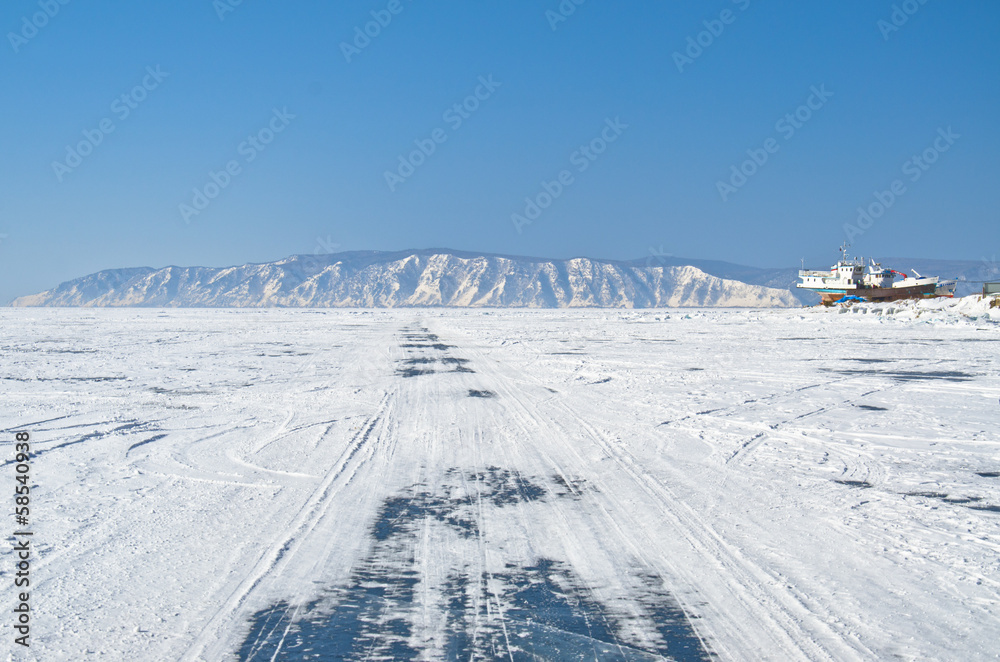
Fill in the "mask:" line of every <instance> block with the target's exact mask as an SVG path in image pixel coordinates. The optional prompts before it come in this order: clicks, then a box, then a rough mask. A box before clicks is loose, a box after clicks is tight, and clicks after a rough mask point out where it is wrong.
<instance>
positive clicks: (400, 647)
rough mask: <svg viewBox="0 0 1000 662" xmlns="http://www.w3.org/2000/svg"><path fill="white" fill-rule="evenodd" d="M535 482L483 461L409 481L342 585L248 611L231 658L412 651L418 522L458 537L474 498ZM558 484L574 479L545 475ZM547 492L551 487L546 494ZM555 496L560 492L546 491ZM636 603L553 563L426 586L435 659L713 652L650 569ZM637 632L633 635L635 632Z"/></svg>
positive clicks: (514, 499)
mask: <svg viewBox="0 0 1000 662" xmlns="http://www.w3.org/2000/svg"><path fill="white" fill-rule="evenodd" d="M543 482H544V480H543V479H541V478H535V477H526V476H522V475H521V474H520V473H519V472H517V471H513V470H509V469H502V468H499V467H489V468H488V469H486V470H484V471H480V472H475V473H472V474H468V473H465V472H462V471H460V470H458V469H452V470H450V471H448V472H447V473H446V474H445V476H444V480H443V481H442V484H441V485H439V486H438V488H437V489H436V490H435V491H433V492H432V491H430V490H429V489H428V488H427V486H426V485H415V486H412V487H410V488H407V489H406V490H403V491H402V492H401V493H399V494H397V495H395V496H393V497H390V498H388V499H386V500H385V502H384V503H383V505H382V508H381V509H380V510H379V512H378V515H377V518H376V522H375V524H374V526H373V534H374V543H373V546H372V548H371V550H370V552H369V554H368V555H367V556H366V558H365V559H364V560H363V561H362V562H361V563H360V564H358V566H357V567H356V569H355V570H354V571H353V572H352V574H351V576H350V578H349V579H348V581H347V582H346V584H345V585H342V586H337V587H334V588H332V589H329V590H327V591H325V592H324V593H323V594H322V595H321V597H320V598H318V599H316V600H314V601H312V602H310V603H308V604H305V605H302V606H300V607H298V608H295V607H293V606H292V605H290V604H289V603H287V602H280V603H278V604H276V605H274V606H272V607H270V608H268V609H265V610H262V611H260V612H258V613H256V614H255V615H254V616H253V619H252V622H251V627H250V632H249V634H248V636H247V637H246V639H245V640H244V642H243V645H242V646H241V648H240V650H239V659H240V660H245V661H247V662H249V661H255V660H270V659H282V660H314V659H323V660H353V659H394V660H402V659H416V658H418V657H421V656H422V653H423V654H426V653H429V652H431V651H430V650H426V651H424V650H419V649H415V648H414V646H418V647H419V640H418V639H417V637H416V636H415V635H416V634H417V633H416V632H414V628H413V622H414V621H415V620H417V618H416V617H415V614H416V612H417V611H419V609H420V608H421V606H420V604H419V603H418V601H417V592H418V586H419V582H420V581H427V579H426V578H425V577H424V575H423V574H422V573H421V572H420V571H419V565H418V563H417V561H416V559H415V558H414V555H413V551H412V550H413V549H414V548H416V547H417V546H418V545H419V541H420V540H421V536H422V535H423V532H424V531H425V528H426V526H427V523H428V520H433V521H435V522H438V523H443V524H444V525H445V526H447V527H449V528H451V529H452V530H455V531H457V532H458V533H459V534H460V535H463V536H469V535H475V536H479V535H481V532H480V530H479V512H480V508H481V506H480V499H487V500H489V501H491V502H492V503H493V504H494V505H496V506H497V507H506V506H509V505H512V504H516V503H521V502H524V501H534V500H541V499H543V498H544V497H545V496H546V494H547V490H546V488H545V486H544V485H543ZM552 482H553V483H555V484H556V485H562V486H569V485H574V486H575V487H574V489H575V491H577V492H578V491H579V489H580V485H582V481H577V480H576V479H572V478H569V479H562V480H561V481H560V480H553V481H552ZM554 492H556V491H554ZM556 493H558V492H556ZM630 583H631V584H632V587H631V589H632V590H631V591H630V595H632V596H633V598H634V600H635V605H636V606H637V607H638V609H639V610H640V611H641V612H642V613H637V612H636V610H635V609H628V610H623V609H618V610H615V609H612V608H609V607H608V606H606V605H604V604H602V603H601V602H600V601H599V600H598V599H597V598H596V597H595V595H594V593H593V592H592V590H591V589H590V588H589V587H588V586H587V584H586V583H585V582H584V581H582V579H581V578H580V577H579V576H577V575H576V573H575V571H574V570H573V568H572V567H571V566H570V565H568V564H566V563H563V562H560V561H556V560H552V559H548V558H539V559H536V560H535V561H532V562H531V563H530V564H522V563H514V562H509V563H507V564H506V566H505V567H504V569H503V571H501V572H493V573H489V572H486V571H484V570H482V568H481V566H479V565H478V564H474V563H473V564H470V563H465V564H458V565H456V566H453V567H452V568H451V569H450V570H449V571H448V574H447V575H446V576H445V577H443V578H441V579H439V580H438V581H437V582H436V583H435V586H434V588H435V592H436V593H437V594H438V595H440V596H441V598H442V600H441V602H440V603H439V605H440V607H439V609H440V610H441V612H440V614H441V621H440V622H442V623H443V632H442V633H441V634H442V638H441V639H440V640H439V641H438V643H439V644H440V645H441V648H440V649H438V651H439V657H440V658H441V659H446V660H469V659H474V660H480V659H512V660H517V661H518V662H520V661H522V660H524V661H528V660H655V659H664V658H666V659H672V660H683V661H703V660H712V659H714V656H713V655H712V654H711V653H710V652H709V651H708V650H707V649H706V648H705V647H704V645H703V643H702V642H701V640H700V638H699V637H698V635H697V633H696V632H695V631H694V629H693V627H692V625H691V621H690V619H689V618H688V616H687V615H686V614H685V612H684V610H683V609H682V608H681V607H680V605H679V604H678V602H677V601H676V599H674V597H673V596H672V595H671V594H670V592H669V591H668V590H667V588H666V586H665V582H664V581H663V580H662V579H661V578H660V577H658V576H655V575H651V574H648V573H647V574H643V573H641V572H640V573H635V574H634V575H632V576H631V577H630ZM637 631H638V632H644V633H645V638H644V639H643V640H642V641H632V640H631V638H632V635H631V634H630V633H633V632H637Z"/></svg>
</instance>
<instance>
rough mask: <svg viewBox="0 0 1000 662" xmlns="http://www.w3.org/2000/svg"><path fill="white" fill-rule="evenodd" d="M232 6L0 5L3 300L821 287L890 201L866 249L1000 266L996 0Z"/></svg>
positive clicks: (188, 1) (861, 245) (29, 0)
mask: <svg viewBox="0 0 1000 662" xmlns="http://www.w3.org/2000/svg"><path fill="white" fill-rule="evenodd" d="M63 1H64V2H65V1H66V0H63ZM235 1H236V0H218V2H215V3H213V1H212V0H175V1H174V2H169V3H165V2H148V1H136V2H129V3H96V2H84V1H83V0H69V1H68V3H67V4H60V2H59V0H41V2H39V0H7V1H6V2H4V3H3V6H2V9H0V30H2V33H3V35H4V39H3V43H2V44H0V86H2V90H3V103H2V106H0V113H2V120H3V121H2V122H0V132H2V134H0V135H2V138H0V148H2V149H0V235H3V236H0V301H2V302H5V301H7V300H9V299H11V298H13V297H15V296H19V295H22V294H28V293H33V292H36V291H40V290H43V289H47V288H49V287H52V286H54V285H56V284H58V283H59V282H61V281H64V280H68V279H71V278H74V277H77V276H81V275H85V274H87V273H91V272H94V271H98V270H101V269H107V268H114V267H126V266H154V267H159V266H166V265H169V264H177V265H207V266H225V265H230V264H242V263H245V262H263V261H270V260H274V259H279V258H282V257H285V256H287V255H290V254H294V253H312V252H316V251H326V250H331V249H333V250H353V249H381V250H395V249H403V248H422V247H449V248H456V249H465V250H473V251H488V252H501V253H512V254H522V255H534V256H546V257H571V256H575V255H587V256H592V257H607V258H638V257H643V256H647V255H649V253H650V250H651V249H653V250H656V251H662V252H665V253H669V254H673V255H677V256H684V257H699V258H714V259H722V260H729V261H734V262H739V263H744V264H752V265H758V266H794V265H798V262H799V258H800V257H806V258H807V260H809V261H810V262H814V263H815V264H826V263H827V262H828V260H830V259H832V258H833V257H835V255H836V247H837V246H838V245H839V244H840V243H841V242H842V241H844V239H845V236H846V234H847V231H846V230H845V228H844V225H845V223H853V224H857V217H858V212H857V208H858V207H859V206H861V207H866V208H867V207H869V206H871V205H873V204H875V203H878V204H882V202H888V201H889V198H888V197H886V196H885V195H882V196H881V197H882V198H883V201H882V202H879V200H878V198H877V197H876V196H875V195H874V193H875V192H876V191H879V192H880V191H890V192H892V188H893V185H894V183H895V184H896V185H897V193H898V194H896V193H893V194H892V195H893V198H894V199H893V200H891V204H885V209H884V210H883V212H882V213H881V215H880V216H879V217H878V218H877V219H873V220H872V222H871V223H870V224H867V227H866V228H863V232H861V233H857V234H855V235H854V236H853V237H852V238H853V244H854V247H855V251H856V252H859V253H862V254H872V255H906V256H913V257H940V258H952V259H973V260H979V259H980V258H983V257H987V258H992V257H993V256H994V255H996V254H997V253H1000V247H998V243H1000V242H998V238H1000V230H998V227H1000V223H998V221H1000V217H998V208H1000V205H998V203H1000V185H998V179H1000V177H998V175H1000V158H998V157H1000V130H998V118H1000V85H998V83H1000V3H997V2H995V1H993V0H965V1H962V0H957V1H953V2H952V1H946V0H927V1H926V2H925V3H924V4H920V2H919V0H908V1H907V2H901V1H899V0H897V1H896V2H893V1H890V0H844V1H841V2H809V3H802V2H791V1H790V0H789V1H785V2H770V3H765V2H763V1H762V0H738V1H735V2H734V1H732V0H712V1H705V2H686V3H668V2H660V1H656V2H654V1H651V0H650V1H638V2H610V1H609V0H586V1H585V2H583V3H582V4H580V5H576V4H575V3H574V2H573V0H565V1H564V2H563V3H562V6H563V8H564V9H567V8H570V7H572V8H573V9H574V11H573V12H572V13H571V14H569V15H568V16H562V15H561V14H558V12H559V11H560V2H559V0H535V1H531V2H528V1H522V0H503V1H500V0H496V1H493V2H489V1H479V2H470V1H469V0H464V1H459V0H438V1H434V2H431V1H430V0H398V4H396V3H393V2H390V1H389V0H364V1H357V2H315V1H308V0H304V1H300V2H294V3H278V2H263V1H262V0H254V1H252V2H251V1H249V0H245V1H244V2H242V3H241V4H239V5H237V6H231V4H232V3H235ZM577 1H579V0H577ZM894 4H895V6H896V7H899V11H898V12H897V14H896V16H895V19H896V23H897V24H899V25H898V26H897V25H894V24H893V22H892V21H893V12H894ZM46 8H47V9H48V12H49V13H50V14H54V15H52V16H51V17H49V16H46V15H45V14H44V12H45V10H46ZM221 8H228V9H231V10H232V11H223V10H222V9H221ZM392 9H395V10H397V13H395V14H392V13H391V11H390V10H392ZM904 9H909V10H910V11H911V12H912V13H910V14H907V13H906V12H905V11H904ZM373 11H374V12H376V16H380V17H381V18H382V19H383V21H385V19H386V17H387V16H389V17H391V22H389V23H388V25H386V26H385V27H381V26H377V25H369V26H367V27H368V29H369V31H370V32H372V33H377V35H376V36H374V37H371V38H369V39H368V41H367V42H366V41H365V40H364V39H359V40H358V41H357V45H355V46H354V48H355V49H356V50H350V49H348V51H349V52H347V53H346V55H345V48H344V46H343V43H345V42H346V43H352V42H354V41H355V38H356V35H357V33H356V28H357V29H360V30H361V31H364V30H365V27H366V23H369V22H371V21H373V20H375V19H374V18H373V16H372V14H371V12H373ZM724 11H728V12H729V13H726V14H723V12H724ZM547 12H553V13H548V14H547ZM900 12H902V13H900ZM566 13H569V12H566ZM220 16H221V18H220ZM556 16H558V17H559V18H560V19H561V18H565V20H558V21H557V20H556V19H555V18H554V17H556ZM903 18H905V19H906V20H905V22H904V21H903ZM720 19H721V20H720ZM26 21H27V22H26ZM706 21H708V26H707V27H706V24H705V22H706ZM880 21H881V22H882V23H881V24H880ZM38 25H41V27H37V26H38ZM887 26H891V27H892V28H896V27H898V29H891V30H890V29H889V27H887ZM376 28H378V29H377V30H376ZM553 28H554V29H553ZM710 30H714V31H715V32H716V33H718V34H717V35H716V34H711V32H710ZM700 33H701V34H700ZM689 38H690V39H691V40H692V41H691V42H689V41H688V40H689ZM699 39H700V41H701V42H702V44H704V46H701V47H697V46H691V44H692V43H697V41H698V40H699ZM359 46H361V47H359ZM689 48H690V51H689V52H688V53H687V54H686V55H685V57H688V56H690V55H693V56H695V57H690V59H689V60H687V61H680V62H679V61H678V58H677V56H675V53H681V54H685V51H687V50H688V49H689ZM699 48H700V52H699ZM348 59H350V62H348ZM678 63H679V64H680V66H678ZM157 67H158V68H159V72H162V73H160V74H157V76H152V75H151V74H150V73H148V72H149V71H150V70H152V71H157ZM147 68H149V69H147ZM164 74H165V76H164ZM480 77H483V79H485V80H487V81H489V80H491V79H490V77H492V81H493V83H492V84H491V85H490V86H489V87H486V86H482V87H480V86H481V85H482V83H480V82H479V79H480ZM496 83H498V84H499V86H495V84H496ZM144 84H145V88H144V87H143V85H144ZM137 86H138V87H137ZM824 86H825V87H824ZM814 87H815V88H816V90H818V91H819V92H821V95H820V96H812V97H810V95H813V94H814V92H812V91H811V89H812V88H814ZM476 92H478V93H479V96H480V97H481V98H480V99H475V97H474V95H475V94H476ZM123 95H124V96H125V99H124V100H123V99H122V96H123ZM470 95H472V96H473V98H472V99H469V97H470ZM810 102H811V104H812V106H813V108H812V109H810V108H809V107H808V104H809V103H810ZM456 104H459V105H460V107H461V106H462V104H465V107H464V108H462V110H461V114H464V115H465V117H461V115H460V114H459V112H458V111H455V110H454V109H453V107H454V106H455V105H456ZM477 106H478V107H477ZM275 109H277V111H279V114H278V115H275V112H274V111H275ZM470 109H471V110H470ZM449 111H450V112H449ZM126 112H127V115H126ZM286 112H287V113H288V114H291V115H294V118H291V117H288V116H287V115H285V113H286ZM446 113H447V115H446ZM789 113H791V114H792V119H793V120H794V123H792V122H789V121H787V120H785V121H784V123H780V122H782V121H783V118H785V116H786V115H787V114H789ZM796 113H798V116H799V119H795V114H796ZM803 118H806V119H804V120H803ZM105 120H106V121H105ZM459 120H461V124H460V125H458V121H459ZM606 120H611V123H612V124H614V122H615V120H617V121H618V122H619V126H618V128H616V129H611V128H610V125H609V124H606ZM102 121H105V122H104V124H103V126H104V127H105V128H108V127H113V131H111V132H109V133H105V132H104V130H102ZM623 125H627V128H623ZM796 125H797V126H796ZM949 127H950V131H951V137H950V138H948V139H947V140H946V139H944V138H940V139H939V136H941V135H947V132H948V130H949ZM273 129H281V130H280V131H279V132H273V133H272V130H273ZM262 130H263V131H262ZM435 130H438V132H437V133H436V134H435V133H434V132H435ZM939 130H940V131H942V132H943V134H939ZM84 132H86V135H85V133H84ZM602 132H603V133H604V137H605V138H614V141H613V142H608V143H606V142H603V141H604V138H602V137H601V136H602ZM87 136H89V138H88V137H87ZM251 136H256V138H255V140H257V146H254V145H253V143H252V142H249V141H248V138H249V137H251ZM433 136H436V137H437V138H438V139H439V140H441V139H443V142H434V139H433ZM98 139H99V144H96V146H94V145H92V144H91V145H87V144H85V145H83V147H82V150H77V147H79V146H80V145H79V144H80V143H81V141H84V142H89V143H96V142H98ZM428 140H429V141H431V143H433V144H434V151H433V153H432V154H430V156H427V157H426V158H424V159H423V162H422V163H420V165H419V166H418V167H416V168H414V169H413V171H412V173H410V171H409V170H408V169H407V168H403V169H402V171H400V169H399V168H400V164H399V157H400V155H404V156H407V155H409V154H410V152H412V151H413V150H415V149H417V146H416V145H415V142H414V141H424V142H423V144H424V147H425V148H426V149H428V150H429V144H428V142H427V141H428ZM595 140H596V142H594V143H593V146H594V149H595V150H598V151H601V152H602V153H601V154H599V155H598V154H595V153H593V152H590V156H591V157H592V158H588V157H587V156H585V155H583V154H582V153H578V150H579V148H580V147H581V146H587V145H590V144H591V143H592V141H595ZM769 140H770V141H771V142H768V141H769ZM261 141H269V142H267V144H266V145H265V144H263V143H262V142H261ZM68 146H69V147H70V148H72V149H73V151H75V152H77V153H78V155H79V152H87V154H86V155H83V156H80V158H79V159H77V158H76V157H74V156H73V155H72V154H68V153H67V147H68ZM258 146H259V147H260V149H258ZM767 147H770V148H771V150H772V151H771V152H768V149H767ZM944 148H947V149H946V151H945V149H944ZM747 150H751V154H755V155H756V156H757V158H758V160H760V159H762V157H763V156H764V155H766V156H767V161H766V162H764V163H763V164H762V165H760V166H757V165H756V164H753V163H750V164H744V162H745V161H747V159H749V158H751V156H750V155H748V151H747ZM928 150H929V151H928ZM915 155H916V156H918V157H920V158H921V162H920V163H919V164H918V163H915V162H912V161H910V159H911V158H912V157H913V156H915ZM251 157H253V158H252V160H251ZM924 157H928V158H929V159H931V160H933V163H926V162H924V161H923V158H924ZM415 160H416V161H418V162H419V161H420V159H419V158H417V159H415ZM231 161H232V162H235V163H233V164H231V165H232V166H233V168H234V171H235V172H236V173H237V174H235V175H228V174H227V175H225V176H223V175H217V176H216V178H217V179H218V180H219V181H221V182H225V181H226V177H229V181H228V185H226V186H225V187H224V188H221V189H219V190H216V189H215V188H214V185H213V182H212V178H211V177H210V173H212V172H215V173H219V172H220V171H225V168H226V166H227V164H228V163H229V162H231ZM584 164H586V166H587V167H586V169H583V165H584ZM741 165H745V168H746V170H747V171H748V172H752V173H753V174H752V175H751V176H749V177H747V178H746V179H745V180H741V179H740V178H739V177H737V178H736V179H735V180H732V179H731V177H732V175H733V172H732V168H733V166H736V167H737V169H738V168H739V167H740V166H741ZM755 169H756V171H755V172H754V170H755ZM387 171H391V172H394V173H395V174H396V176H397V177H399V178H400V179H401V180H402V181H399V180H394V182H393V184H392V186H390V183H388V182H387V180H386V172H387ZM564 171H566V172H564ZM401 172H402V175H401V174H400V173H401ZM561 173H562V174H563V175H564V177H566V176H568V178H567V179H566V180H565V181H566V182H570V183H568V184H565V185H560V186H562V190H561V191H559V190H558V186H555V185H551V184H550V186H549V188H550V190H551V191H552V192H556V193H558V195H556V196H555V199H554V200H552V201H551V204H550V205H549V206H548V207H547V208H546V209H545V210H544V211H542V212H541V214H540V215H539V216H538V217H537V218H536V219H534V220H533V222H532V223H531V224H526V225H522V227H521V230H522V231H521V232H520V233H518V232H517V231H516V230H515V223H514V222H512V215H513V214H520V215H522V216H523V215H525V212H526V207H527V203H526V202H525V198H526V197H529V198H532V199H534V200H536V201H540V202H542V203H545V202H547V200H546V197H545V194H546V192H545V188H544V187H543V185H542V183H543V182H552V181H556V182H558V179H559V177H560V174H561ZM918 174H919V177H918V176H917V175H918ZM570 178H571V179H570ZM720 181H722V182H725V183H726V184H727V185H729V186H732V190H724V191H720V188H719V182H720ZM734 182H735V183H737V184H739V185H738V186H735V185H734ZM206 187H207V188H208V190H207V191H206ZM899 187H902V188H899ZM195 188H198V189H199V190H200V191H202V192H203V193H210V194H214V193H218V195H216V196H215V197H214V198H213V199H212V200H210V201H209V202H208V205H207V207H205V208H204V209H203V210H201V211H200V212H199V213H198V214H197V215H191V214H187V219H185V213H184V212H183V210H182V208H181V205H188V206H190V207H191V209H192V210H194V209H195V203H199V204H200V205H201V206H204V202H205V201H202V200H198V199H196V195H195V193H194V189H195ZM392 189H394V190H392ZM899 191H902V192H901V193H899ZM539 197H541V199H540V200H539ZM724 198H725V199H724ZM874 210H875V211H876V212H878V210H879V207H878V206H875V207H874ZM196 211H197V210H196ZM528 211H531V210H528ZM186 221H189V222H186ZM859 229H861V228H859Z"/></svg>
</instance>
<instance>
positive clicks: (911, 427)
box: [0, 297, 1000, 661]
mask: <svg viewBox="0 0 1000 662" xmlns="http://www.w3.org/2000/svg"><path fill="white" fill-rule="evenodd" d="M973 299H975V297H973V298H969V299H968V300H955V301H951V302H922V303H920V304H908V303H900V302H895V303H893V304H877V305H866V306H859V307H852V308H850V309H843V310H842V309H838V308H830V309H823V308H818V309H801V310H766V311H753V310H749V311H738V310H650V311H641V312H640V311H607V310H587V311H580V310H570V311H565V310H564V311H511V310H504V311H468V310H466V311H463V310H443V309H430V310H380V311H360V310H329V311H327V310H323V311H319V310H253V311H249V310H169V311H163V310H134V309H103V310H93V309H4V310H0V329H2V336H0V356H2V364H0V366H2V371H0V378H2V382H0V389H2V390H0V393H2V399H0V421H2V423H0V425H2V426H3V428H4V429H5V432H4V434H3V443H4V444H5V446H6V450H5V457H4V460H3V461H4V463H5V464H4V475H5V476H6V478H5V479H4V480H7V481H11V482H12V481H13V469H12V466H11V459H12V457H13V453H12V450H13V449H12V445H11V440H12V438H13V435H12V431H13V430H14V429H18V430H21V429H23V430H28V431H30V432H31V433H32V435H33V446H34V448H35V450H36V457H35V460H34V465H33V479H34V481H35V483H36V485H35V486H34V487H33V492H32V494H33V499H34V506H35V507H34V508H33V527H34V530H35V544H36V545H37V546H38V548H37V549H36V550H35V551H36V554H37V556H36V563H35V565H34V567H33V574H32V579H33V584H32V590H33V592H32V606H33V608H34V612H35V613H34V615H33V621H32V622H33V630H32V634H33V642H32V647H31V649H30V651H15V653H16V657H15V659H37V660H47V661H48V660H80V659H88V658H95V659H116V660H119V659H120V660H213V661H214V660H224V659H234V660H235V659H253V660H270V659H279V660H280V659H335V655H337V654H342V655H347V656H351V657H365V656H367V657H372V658H379V657H380V658H382V659H386V658H396V659H400V658H409V657H413V658H420V659H460V658H461V659H469V658H470V657H476V658H479V657H495V656H498V657H504V658H507V659H531V656H535V659H630V660H646V659H662V658H664V657H666V658H668V659H669V658H676V659H691V660H699V659H710V658H712V657H717V658H720V659H727V660H728V659H734V660H759V659H773V660H795V659H809V660H817V659H820V660H821V659H836V660H854V659H858V660H870V659H902V660H915V659H962V660H986V659H996V644H995V642H996V639H997V632H1000V572H998V571H1000V568H998V565H1000V561H998V559H1000V512H998V511H1000V479H998V478H997V476H998V475H1000V432H998V425H997V423H998V422H1000V352H998V348H1000V324H997V319H998V318H997V317H996V315H995V314H996V313H997V312H998V310H1000V309H996V308H994V309H990V308H989V307H988V304H986V303H983V302H978V301H974V300H973ZM11 526H12V525H11ZM10 531H13V529H12V528H11V529H10ZM12 566H13V557H12V554H11V551H10V545H5V546H4V548H3V549H2V554H0V571H2V574H3V576H2V577H0V581H2V582H3V583H4V584H5V586H6V587H7V588H5V590H4V592H3V594H2V595H3V604H0V610H2V611H3V613H6V614H10V613H11V611H10V610H11V608H12V607H13V599H14V594H13V588H12V586H11V584H12V581H11V579H12V578H11V568H12ZM5 618H6V617H5ZM6 622H7V623H9V620H7V621H6ZM5 629H6V628H5ZM7 632H8V634H7V636H8V637H9V636H10V631H9V630H8V631H7ZM310 656H312V657H311V658H310Z"/></svg>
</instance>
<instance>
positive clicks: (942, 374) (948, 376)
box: [823, 368, 976, 382]
mask: <svg viewBox="0 0 1000 662" xmlns="http://www.w3.org/2000/svg"><path fill="white" fill-rule="evenodd" d="M823 371H824V372H832V373H836V374H838V375H845V376H851V375H867V376H871V377H889V378H890V379H895V380H896V381H900V382H908V381H934V380H942V381H948V382H967V381H971V380H972V379H973V378H975V377H976V375H973V374H971V373H968V372H961V371H960V370H929V371H921V370H892V371H888V370H886V371H880V370H856V369H841V370H835V369H832V368H823Z"/></svg>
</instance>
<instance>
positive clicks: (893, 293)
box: [819, 283, 937, 305]
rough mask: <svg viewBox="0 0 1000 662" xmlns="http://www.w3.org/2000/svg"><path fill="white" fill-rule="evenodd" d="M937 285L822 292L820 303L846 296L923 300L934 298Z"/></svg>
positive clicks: (881, 299) (879, 299)
mask: <svg viewBox="0 0 1000 662" xmlns="http://www.w3.org/2000/svg"><path fill="white" fill-rule="evenodd" d="M936 288H937V284H935V283H929V284H927V285H914V286H912V287H865V288H859V289H856V290H849V291H847V292H820V295H819V296H820V302H821V303H824V304H827V305H828V304H831V303H833V302H834V301H837V300H839V299H841V298H843V297H844V296H847V295H854V296H858V297H864V298H865V299H867V300H868V301H898V300H900V299H922V298H924V297H932V296H934V290H935V289H936Z"/></svg>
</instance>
